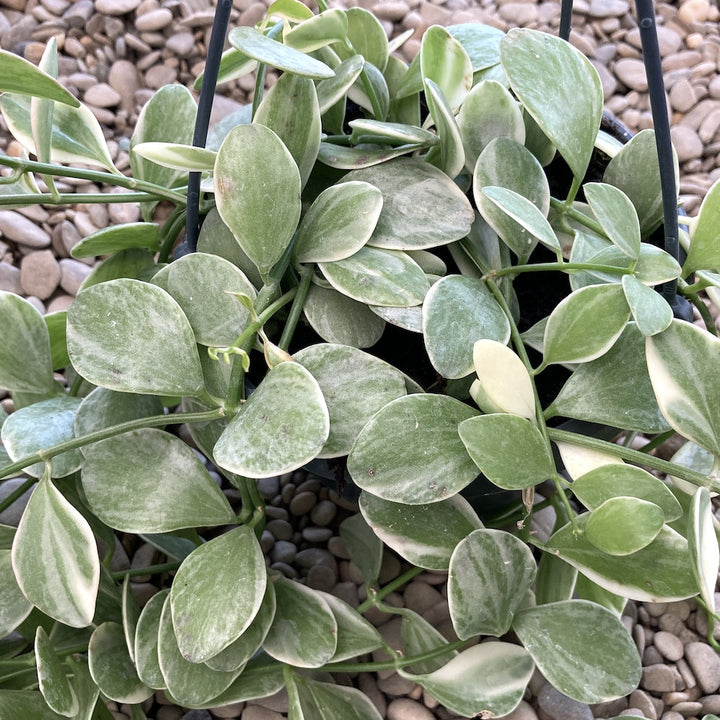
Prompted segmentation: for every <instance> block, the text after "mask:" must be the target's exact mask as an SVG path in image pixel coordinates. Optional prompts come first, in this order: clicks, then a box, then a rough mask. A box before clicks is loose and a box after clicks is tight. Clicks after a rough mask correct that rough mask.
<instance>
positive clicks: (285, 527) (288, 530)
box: [265, 520, 293, 540]
mask: <svg viewBox="0 0 720 720" xmlns="http://www.w3.org/2000/svg"><path fill="white" fill-rule="evenodd" d="M265 527H266V528H267V529H268V530H269V531H270V532H271V533H272V534H273V536H274V537H275V539H276V540H290V538H291V537H292V535H293V528H292V525H291V524H290V523H289V522H287V520H271V521H270V522H269V523H268V524H267V525H266V526H265Z"/></svg>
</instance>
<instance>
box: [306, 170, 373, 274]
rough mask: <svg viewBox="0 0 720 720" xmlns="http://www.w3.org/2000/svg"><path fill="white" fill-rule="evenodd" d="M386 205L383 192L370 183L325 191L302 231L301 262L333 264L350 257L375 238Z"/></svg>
mask: <svg viewBox="0 0 720 720" xmlns="http://www.w3.org/2000/svg"><path fill="white" fill-rule="evenodd" d="M382 206H383V197H382V193H381V192H380V191H379V190H378V189H377V188H376V187H373V186H372V185H370V184H369V183H366V182H359V181H355V182H344V183H339V184H337V185H331V186H330V187H329V188H327V190H323V192H321V193H320V194H319V195H318V196H317V198H316V199H315V200H314V202H313V204H312V205H311V206H310V207H309V208H308V211H307V212H306V213H305V216H304V217H303V219H302V222H301V223H300V227H299V228H298V231H297V237H296V239H295V255H296V258H297V261H298V262H300V263H310V262H332V261H334V260H343V259H344V258H347V257H350V256H351V255H353V254H354V253H356V252H357V251H358V250H360V248H362V247H363V245H365V243H366V242H367V241H368V239H369V238H370V236H371V235H372V233H373V230H375V226H376V225H377V221H378V217H379V216H380V211H381V210H382Z"/></svg>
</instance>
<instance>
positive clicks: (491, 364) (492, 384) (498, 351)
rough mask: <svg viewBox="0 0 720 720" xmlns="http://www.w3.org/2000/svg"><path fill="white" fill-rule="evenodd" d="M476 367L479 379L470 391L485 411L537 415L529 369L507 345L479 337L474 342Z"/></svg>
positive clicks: (530, 417) (474, 365)
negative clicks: (479, 338)
mask: <svg viewBox="0 0 720 720" xmlns="http://www.w3.org/2000/svg"><path fill="white" fill-rule="evenodd" d="M473 367H474V369H475V372H476V373H477V380H475V381H474V382H473V384H472V386H471V387H470V394H471V395H472V398H473V400H474V401H475V402H476V403H477V405H478V407H479V408H480V409H481V410H482V411H483V412H486V413H496V412H501V413H510V414H511V415H519V416H520V417H524V418H527V419H528V420H534V419H535V391H534V389H533V382H532V379H531V377H530V373H529V372H528V370H527V368H526V367H525V365H524V363H523V362H522V360H520V358H519V357H518V356H517V354H516V353H514V352H513V351H512V350H511V349H510V348H509V347H508V346H507V345H504V344H503V343H500V342H497V341H495V340H478V341H477V342H475V343H474V344H473Z"/></svg>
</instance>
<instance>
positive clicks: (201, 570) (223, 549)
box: [170, 525, 267, 663]
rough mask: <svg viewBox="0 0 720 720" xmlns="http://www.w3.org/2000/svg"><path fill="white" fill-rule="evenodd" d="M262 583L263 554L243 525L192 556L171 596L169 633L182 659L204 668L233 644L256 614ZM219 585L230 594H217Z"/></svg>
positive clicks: (262, 592) (251, 532)
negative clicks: (173, 633)
mask: <svg viewBox="0 0 720 720" xmlns="http://www.w3.org/2000/svg"><path fill="white" fill-rule="evenodd" d="M266 582H267V572H266V571H265V561H264V559H263V553H262V550H261V549H260V545H259V543H258V541H257V538H256V537H255V533H254V532H253V531H252V529H251V528H250V527H248V526H246V525H244V526H242V527H238V528H235V529H234V530H231V531H230V532H228V533H225V534H224V535H221V536H220V537H217V538H214V539H213V540H210V542H207V543H205V544H203V545H201V546H200V547H199V548H197V550H195V551H194V552H193V553H191V554H190V555H189V556H188V557H187V558H186V559H185V561H184V562H183V564H182V565H181V566H180V569H179V570H178V572H177V574H176V575H175V580H174V582H173V585H172V589H171V591H170V608H171V610H172V617H173V628H174V629H175V638H176V639H177V643H178V648H179V649H180V652H181V653H182V654H183V657H184V658H185V659H186V660H189V661H190V662H195V663H199V662H204V661H205V660H208V659H210V658H212V657H214V656H215V655H217V654H218V653H219V652H220V651H222V650H224V649H225V648H226V647H227V646H228V645H229V644H230V643H231V642H233V640H236V639H237V638H238V637H239V636H240V635H241V634H242V633H243V632H244V631H245V629H246V628H247V627H248V626H249V625H250V623H251V622H252V620H253V618H254V617H255V615H256V614H257V611H258V610H259V608H260V604H261V602H262V599H263V595H264V594H265V584H266ZM218 585H220V586H222V587H226V588H233V592H231V593H218V591H217V588H218Z"/></svg>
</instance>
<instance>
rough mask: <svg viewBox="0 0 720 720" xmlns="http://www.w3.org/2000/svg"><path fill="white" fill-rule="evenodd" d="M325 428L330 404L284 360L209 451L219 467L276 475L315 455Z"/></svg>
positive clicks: (241, 472)
mask: <svg viewBox="0 0 720 720" xmlns="http://www.w3.org/2000/svg"><path fill="white" fill-rule="evenodd" d="M329 432H330V420H329V415H328V409H327V406H326V404H325V399H324V398H323V395H322V391H321V390H320V386H319V385H318V382H317V380H315V378H313V376H312V375H311V374H310V373H309V372H308V371H307V370H306V369H305V368H304V367H303V366H302V365H299V364H298V363H295V362H282V363H280V364H279V365H277V366H275V368H273V369H272V370H271V371H270V372H269V373H268V374H267V375H266V376H265V378H264V379H263V381H262V382H261V383H260V385H258V387H257V389H256V390H255V391H254V392H253V393H252V395H250V397H249V398H248V400H247V402H245V403H244V404H243V405H242V406H241V408H240V410H239V412H238V413H237V415H235V417H234V418H233V419H232V420H231V421H230V424H229V425H228V426H227V428H226V429H225V430H224V431H223V434H222V435H221V436H220V439H219V440H218V442H217V444H216V445H215V448H214V450H213V456H214V458H215V461H216V462H217V464H218V465H220V467H222V468H224V469H226V470H230V472H233V473H235V474H237V475H245V476H246V477H253V478H263V477H269V476H270V475H279V474H281V473H284V472H289V471H291V470H295V469H297V468H299V467H302V466H303V465H304V464H305V463H307V462H309V461H310V460H312V459H313V458H315V457H317V455H318V453H319V452H320V451H321V450H322V448H323V446H324V445H325V443H326V442H327V439H328V436H329ZM195 524H196V525H198V524H202V523H195Z"/></svg>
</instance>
